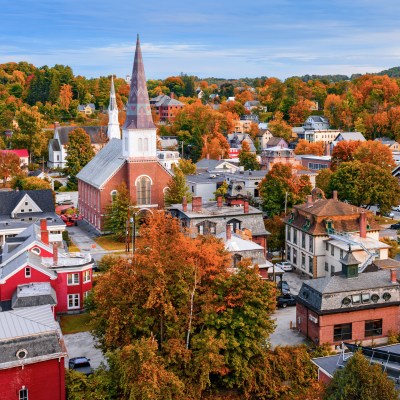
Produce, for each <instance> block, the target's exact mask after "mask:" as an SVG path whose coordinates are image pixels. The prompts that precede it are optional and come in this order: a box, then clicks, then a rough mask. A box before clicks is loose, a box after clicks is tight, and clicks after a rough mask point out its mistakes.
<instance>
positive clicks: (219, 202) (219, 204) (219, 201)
mask: <svg viewBox="0 0 400 400" xmlns="http://www.w3.org/2000/svg"><path fill="white" fill-rule="evenodd" d="M217 207H218V208H221V207H222V196H221V195H219V196H218V197H217Z"/></svg>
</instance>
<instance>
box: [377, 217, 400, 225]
mask: <svg viewBox="0 0 400 400" xmlns="http://www.w3.org/2000/svg"><path fill="white" fill-rule="evenodd" d="M375 221H376V222H378V224H383V225H387V224H390V225H391V224H395V223H396V222H399V221H398V220H397V219H393V218H390V217H382V216H381V215H376V216H375Z"/></svg>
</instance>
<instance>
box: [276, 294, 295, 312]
mask: <svg viewBox="0 0 400 400" xmlns="http://www.w3.org/2000/svg"><path fill="white" fill-rule="evenodd" d="M276 304H277V306H278V307H282V308H286V307H287V306H295V305H296V298H295V297H294V296H293V295H292V294H289V293H287V294H284V295H283V296H279V297H277V299H276Z"/></svg>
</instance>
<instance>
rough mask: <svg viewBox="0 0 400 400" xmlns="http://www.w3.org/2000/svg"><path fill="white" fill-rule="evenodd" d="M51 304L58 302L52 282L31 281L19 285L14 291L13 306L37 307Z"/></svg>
mask: <svg viewBox="0 0 400 400" xmlns="http://www.w3.org/2000/svg"><path fill="white" fill-rule="evenodd" d="M45 304H49V305H51V306H55V305H56V304H57V295H56V292H55V290H54V289H53V288H52V287H51V285H50V282H37V283H29V284H26V285H18V287H17V289H16V291H15V292H14V293H13V296H12V301H11V307H12V308H13V309H15V308H23V307H35V306H43V305H45Z"/></svg>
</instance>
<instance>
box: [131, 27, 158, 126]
mask: <svg viewBox="0 0 400 400" xmlns="http://www.w3.org/2000/svg"><path fill="white" fill-rule="evenodd" d="M154 128H155V126H154V123H153V118H152V116H151V109H150V102H149V94H148V92H147V85H146V76H145V73H144V66H143V58H142V50H141V48H140V40H139V35H138V36H137V41H136V51H135V61H134V63H133V69H132V78H131V86H130V91H129V100H128V104H127V105H126V120H125V124H124V129H154Z"/></svg>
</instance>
